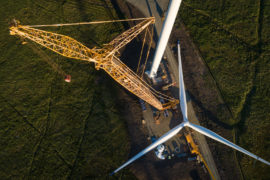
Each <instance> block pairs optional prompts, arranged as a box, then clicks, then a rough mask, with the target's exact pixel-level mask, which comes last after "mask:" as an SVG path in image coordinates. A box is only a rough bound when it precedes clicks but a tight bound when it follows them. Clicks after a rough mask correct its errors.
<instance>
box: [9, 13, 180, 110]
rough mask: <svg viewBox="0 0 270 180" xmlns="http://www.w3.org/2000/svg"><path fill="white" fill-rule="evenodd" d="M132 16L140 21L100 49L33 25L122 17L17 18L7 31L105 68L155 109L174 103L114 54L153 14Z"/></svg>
mask: <svg viewBox="0 0 270 180" xmlns="http://www.w3.org/2000/svg"><path fill="white" fill-rule="evenodd" d="M132 20H141V22H140V23H138V24H137V25H136V26H134V27H132V28H130V29H128V30H127V31H125V32H123V33H122V34H120V35H119V36H117V37H116V38H115V39H114V40H112V41H111V42H110V43H109V44H106V45H104V48H102V49H97V48H93V49H90V48H88V47H86V46H84V45H83V44H82V43H80V42H78V41H76V40H75V39H73V38H71V37H68V36H65V35H61V34H56V33H52V32H48V31H44V30H40V29H36V28H34V27H44V26H69V25H82V24H97V23H109V22H120V21H125V20H114V21H99V22H83V23H70V24H53V25H32V26H30V25H20V24H19V22H18V21H16V20H14V21H13V23H12V25H11V26H10V34H11V35H18V36H20V37H21V38H23V39H29V40H31V41H34V42H36V43H38V44H40V45H42V46H44V47H46V48H48V49H50V50H52V51H54V52H56V53H58V54H60V55H62V56H65V57H68V58H73V59H78V60H84V61H88V62H93V63H95V68H96V69H97V70H98V69H103V70H105V71H106V72H107V73H108V74H109V75H110V76H111V77H112V78H113V79H114V80H115V81H117V82H118V83H119V84H121V85H122V86H123V87H125V88H126V89H127V90H129V91H130V92H132V93H133V94H135V95H136V96H138V97H139V98H141V99H143V100H144V101H146V102H147V103H149V104H150V105H152V106H154V107H155V108H157V109H158V110H164V109H168V108H170V107H172V106H175V105H176V104H177V103H178V100H175V99H174V98H171V97H168V96H165V95H164V94H161V93H159V92H157V91H155V90H154V89H153V88H152V87H151V86H150V85H148V84H147V83H146V82H145V81H143V79H142V78H140V77H139V76H138V75H137V74H136V73H134V72H133V71H132V70H131V69H130V68H128V67H127V66H126V65H125V64H124V63H122V62H121V60H120V59H119V58H118V57H117V56H116V53H118V51H119V49H120V48H122V47H123V46H125V45H126V44H128V43H129V42H130V41H131V40H132V39H134V38H135V37H136V36H138V34H140V33H141V32H142V31H144V30H145V29H147V28H148V27H149V25H151V24H153V23H154V22H155V19H154V18H153V17H150V18H140V19H132ZM158 97H162V98H163V99H167V100H168V103H166V104H162V103H161V102H160V101H159V100H158Z"/></svg>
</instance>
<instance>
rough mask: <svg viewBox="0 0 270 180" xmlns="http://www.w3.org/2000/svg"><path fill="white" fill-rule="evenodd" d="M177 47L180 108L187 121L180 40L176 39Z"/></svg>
mask: <svg viewBox="0 0 270 180" xmlns="http://www.w3.org/2000/svg"><path fill="white" fill-rule="evenodd" d="M177 49H178V64H179V68H178V69H179V100H180V108H181V111H182V114H183V119H184V121H188V116H187V100H186V92H185V84H184V77H183V69H182V61H181V53H180V41H179V40H178V41H177Z"/></svg>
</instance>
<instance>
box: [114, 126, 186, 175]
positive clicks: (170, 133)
mask: <svg viewBox="0 0 270 180" xmlns="http://www.w3.org/2000/svg"><path fill="white" fill-rule="evenodd" d="M184 126H185V123H181V124H179V125H178V126H176V127H174V128H173V129H171V130H170V131H168V132H167V133H166V134H164V135H163V136H161V137H160V138H159V139H158V140H157V141H155V142H154V143H152V144H151V145H150V146H148V147H147V148H145V149H144V150H142V151H141V152H139V153H138V154H137V155H136V156H134V157H132V158H131V159H129V160H128V161H127V162H126V163H124V164H123V165H122V166H120V167H119V168H117V169H116V170H115V171H113V172H112V173H111V175H113V174H115V173H117V172H118V171H120V170H121V169H123V168H124V167H126V166H127V165H129V164H130V163H132V162H133V161H135V160H136V159H138V158H140V157H142V156H143V155H145V154H146V153H148V152H149V151H151V150H153V149H154V148H155V147H157V146H158V145H160V144H162V143H164V142H166V141H167V140H168V139H170V138H171V137H173V136H174V135H176V134H177V133H178V132H179V131H180V130H181V129H182V128H183V127H184Z"/></svg>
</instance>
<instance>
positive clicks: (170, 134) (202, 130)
mask: <svg viewBox="0 0 270 180" xmlns="http://www.w3.org/2000/svg"><path fill="white" fill-rule="evenodd" d="M177 46H178V63H179V99H180V107H181V111H182V114H183V121H184V122H182V123H181V124H179V125H178V126H176V127H174V128H173V129H171V130H170V131H168V132H167V133H166V134H164V135H163V136H161V137H160V138H159V139H158V140H157V141H155V142H154V143H152V144H151V145H150V146H148V147H147V148H145V149H144V150H142V151H141V152H139V153H138V154H137V155H136V156H134V157H132V158H131V159H129V160H128V161H127V162H126V163H124V164H123V165H121V166H120V167H119V168H117V169H116V170H115V171H113V172H112V173H111V175H113V174H114V173H117V172H118V171H120V170H121V169H123V168H124V167H126V166H127V165H129V164H130V163H132V162H133V161H135V160H136V159H138V158H140V157H141V156H143V155H145V154H146V153H148V152H149V151H151V150H153V149H154V148H156V147H157V146H158V145H160V144H162V143H164V142H166V141H167V140H168V139H170V138H172V137H173V136H174V135H176V134H177V133H178V132H179V131H180V130H181V129H182V128H183V127H185V126H188V127H190V128H192V129H194V130H195V131H197V132H199V133H201V134H203V135H205V136H208V137H210V138H212V139H214V140H216V141H219V142H221V143H223V144H225V145H227V146H230V147H231V148H233V149H235V150H237V151H240V152H242V153H244V154H246V155H248V156H250V157H253V158H254V159H256V160H258V161H261V162H263V163H265V164H267V165H270V162H268V161H266V160H264V159H262V158H260V157H259V156H257V155H255V154H253V153H251V152H249V151H247V150H245V149H243V148H241V147H240V146H237V145H236V144H234V143H232V142H230V141H228V140H227V139H225V138H223V137H221V136H219V135H218V134H216V133H214V132H213V131H210V130H209V129H206V128H204V127H202V126H199V125H195V124H192V123H190V122H189V121H188V116H187V102H186V93H185V85H184V78H183V70H182V62H181V55H180V43H179V41H178V43H177Z"/></svg>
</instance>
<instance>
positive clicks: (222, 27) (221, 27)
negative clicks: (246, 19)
mask: <svg viewBox="0 0 270 180" xmlns="http://www.w3.org/2000/svg"><path fill="white" fill-rule="evenodd" d="M183 5H185V6H186V7H187V8H189V9H191V10H192V11H193V12H195V13H197V14H200V15H202V16H204V17H206V18H208V19H209V21H210V22H211V23H212V24H213V25H215V26H216V28H217V30H221V31H223V32H224V33H226V34H227V35H228V36H229V37H231V38H232V39H233V40H234V41H236V42H238V43H239V44H241V45H242V46H244V47H245V48H247V49H249V50H250V51H254V49H256V46H257V45H256V44H255V45H252V44H249V43H248V42H246V41H245V40H243V39H242V38H241V37H239V36H237V35H236V34H234V33H232V32H231V31H230V30H228V29H227V28H226V25H224V24H223V23H221V22H220V21H218V20H217V19H215V18H213V17H211V16H210V15H209V14H208V13H207V12H205V11H203V10H200V9H195V8H194V7H192V6H191V5H190V4H188V3H186V2H183Z"/></svg>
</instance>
